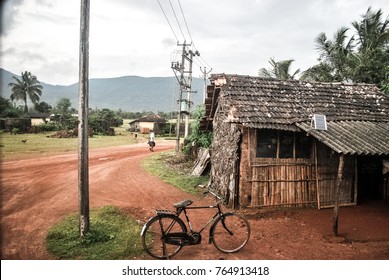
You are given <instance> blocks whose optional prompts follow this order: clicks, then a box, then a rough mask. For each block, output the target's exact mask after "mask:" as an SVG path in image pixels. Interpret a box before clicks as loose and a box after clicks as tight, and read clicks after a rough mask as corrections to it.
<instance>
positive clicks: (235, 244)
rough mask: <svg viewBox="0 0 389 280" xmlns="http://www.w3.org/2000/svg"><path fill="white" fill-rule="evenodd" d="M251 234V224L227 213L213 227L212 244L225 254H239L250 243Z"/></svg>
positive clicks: (234, 214) (242, 218)
mask: <svg viewBox="0 0 389 280" xmlns="http://www.w3.org/2000/svg"><path fill="white" fill-rule="evenodd" d="M250 232H251V231H250V224H249V222H248V221H247V219H246V218H245V217H243V216H241V215H239V214H236V213H225V214H223V216H221V217H220V218H218V219H217V220H216V221H215V223H214V224H213V226H212V229H211V238H212V243H213V245H214V246H215V247H216V248H217V249H218V250H219V251H221V252H223V253H234V252H238V251H239V250H241V249H242V248H243V247H244V246H245V245H246V244H247V242H248V241H249V238H250Z"/></svg>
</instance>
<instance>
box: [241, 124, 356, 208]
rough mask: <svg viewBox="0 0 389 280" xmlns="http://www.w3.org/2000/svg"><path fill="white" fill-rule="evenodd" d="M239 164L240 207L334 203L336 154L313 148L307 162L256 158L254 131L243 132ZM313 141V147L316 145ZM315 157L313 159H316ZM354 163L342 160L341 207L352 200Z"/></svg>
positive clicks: (302, 160) (319, 205)
mask: <svg viewBox="0 0 389 280" xmlns="http://www.w3.org/2000/svg"><path fill="white" fill-rule="evenodd" d="M243 132H244V133H243V140H242V145H241V148H242V155H241V162H240V184H239V186H240V190H239V194H240V205H241V207H266V206H282V207H302V206H315V207H319V208H320V207H326V206H330V205H333V204H334V201H335V196H334V194H335V185H336V179H337V171H338V169H337V168H338V155H337V154H332V152H331V150H330V149H327V148H326V147H321V146H320V147H319V149H318V150H319V151H320V152H319V153H316V152H315V151H316V150H317V149H315V148H314V149H313V151H314V152H313V153H312V157H311V158H310V159H301V158H299V159H279V158H256V157H255V149H256V143H255V141H256V137H255V129H244V130H243ZM316 144H317V143H316V142H313V145H316ZM316 156H317V157H316ZM353 178H354V161H353V158H352V157H346V162H345V171H344V174H343V181H342V188H341V204H350V203H354V201H355V195H356V194H355V192H354V189H355V188H354V187H355V182H354V179H353Z"/></svg>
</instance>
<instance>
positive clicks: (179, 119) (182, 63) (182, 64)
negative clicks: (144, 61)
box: [172, 41, 187, 154]
mask: <svg viewBox="0 0 389 280" xmlns="http://www.w3.org/2000/svg"><path fill="white" fill-rule="evenodd" d="M178 46H182V55H181V64H180V65H177V64H175V65H172V68H173V69H175V70H179V71H180V79H179V81H178V82H179V84H180V92H179V97H178V114H177V124H176V154H178V153H179V152H180V126H181V105H182V104H181V103H182V92H183V91H184V88H185V79H184V78H185V77H184V70H185V57H186V46H187V44H186V42H185V41H184V43H183V44H182V45H180V44H178ZM176 76H177V75H176Z"/></svg>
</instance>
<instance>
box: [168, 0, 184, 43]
mask: <svg viewBox="0 0 389 280" xmlns="http://www.w3.org/2000/svg"><path fill="white" fill-rule="evenodd" d="M169 4H170V7H171V8H172V11H173V15H174V17H175V18H176V21H177V24H178V28H179V29H180V31H181V35H182V37H183V38H184V41H186V38H185V35H184V32H182V28H181V24H180V21H179V20H178V18H177V15H176V11H175V10H174V8H173V5H172V2H171V1H170V0H169Z"/></svg>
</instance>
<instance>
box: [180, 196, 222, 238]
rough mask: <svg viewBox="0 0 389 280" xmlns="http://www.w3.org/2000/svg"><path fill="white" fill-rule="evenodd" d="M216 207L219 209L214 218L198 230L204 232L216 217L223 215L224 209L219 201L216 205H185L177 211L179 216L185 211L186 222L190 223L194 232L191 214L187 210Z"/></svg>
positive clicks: (191, 231) (190, 228)
mask: <svg viewBox="0 0 389 280" xmlns="http://www.w3.org/2000/svg"><path fill="white" fill-rule="evenodd" d="M214 208H217V211H216V213H215V214H214V215H213V216H212V218H211V219H210V220H209V221H208V222H207V223H206V224H205V225H204V226H203V227H202V228H201V229H200V231H198V233H200V234H201V233H202V232H203V231H204V229H206V227H207V226H208V225H209V224H210V223H211V222H213V221H215V219H216V218H217V217H220V216H222V215H223V212H222V209H221V207H220V203H217V204H216V205H207V206H187V207H184V208H181V209H180V211H179V212H177V217H179V216H180V215H181V213H182V212H184V215H185V218H186V222H187V224H188V225H189V230H190V233H193V232H194V231H193V227H192V224H191V222H190V220H189V216H188V213H187V211H186V210H191V209H192V210H193V209H214ZM209 241H211V239H209Z"/></svg>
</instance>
